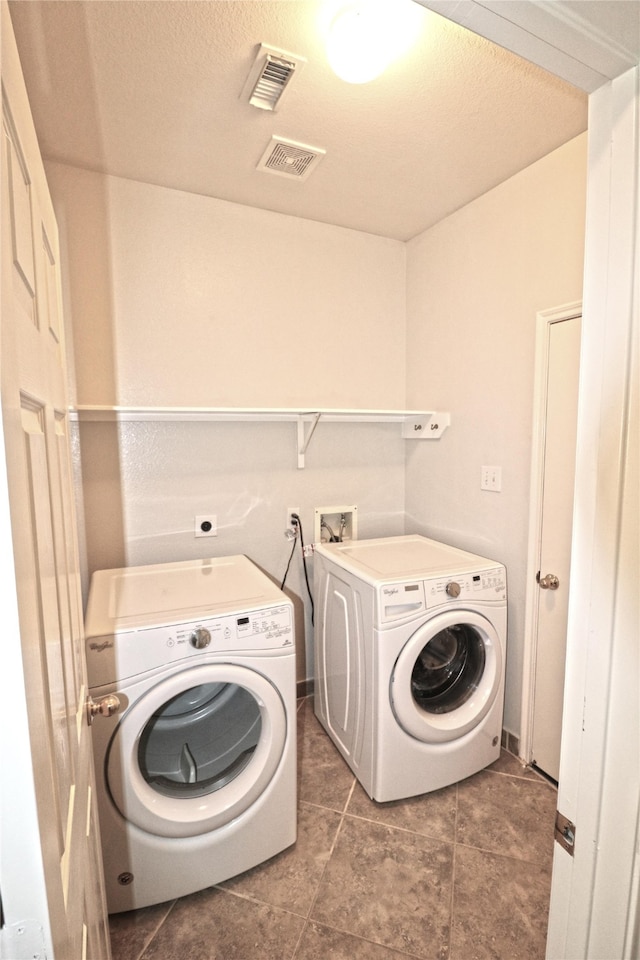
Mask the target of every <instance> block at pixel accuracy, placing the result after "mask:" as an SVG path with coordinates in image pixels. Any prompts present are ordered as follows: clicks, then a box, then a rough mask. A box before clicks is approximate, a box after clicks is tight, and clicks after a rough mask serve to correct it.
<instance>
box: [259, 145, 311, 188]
mask: <svg viewBox="0 0 640 960" xmlns="http://www.w3.org/2000/svg"><path fill="white" fill-rule="evenodd" d="M325 153H326V151H325V150H323V149H322V148H321V147H310V146H308V145H307V144H306V143H296V141H295V140H285V139H284V137H275V136H274V137H272V138H271V142H270V143H269V145H268V147H267V149H266V150H265V152H264V153H263V154H262V157H261V158H260V162H259V163H258V170H262V172H263V173H276V174H279V175H280V176H283V177H291V178H293V179H294V180H305V179H306V178H307V177H308V176H309V174H310V173H311V172H312V170H313V169H314V168H315V167H316V166H317V165H318V163H319V162H320V160H322V158H323V157H324V155H325Z"/></svg>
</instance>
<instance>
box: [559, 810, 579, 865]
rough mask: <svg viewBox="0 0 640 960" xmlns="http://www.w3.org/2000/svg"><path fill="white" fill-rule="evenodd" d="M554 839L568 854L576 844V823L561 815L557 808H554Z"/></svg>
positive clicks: (570, 853)
mask: <svg viewBox="0 0 640 960" xmlns="http://www.w3.org/2000/svg"><path fill="white" fill-rule="evenodd" d="M554 836H555V839H556V841H557V842H558V843H559V844H560V846H561V847H562V848H563V850H566V851H567V853H568V854H569V855H570V856H573V851H574V849H575V845H576V825H575V823H571V820H569V819H568V818H567V817H565V816H563V815H562V814H561V813H560V811H559V810H556V829H555V834H554Z"/></svg>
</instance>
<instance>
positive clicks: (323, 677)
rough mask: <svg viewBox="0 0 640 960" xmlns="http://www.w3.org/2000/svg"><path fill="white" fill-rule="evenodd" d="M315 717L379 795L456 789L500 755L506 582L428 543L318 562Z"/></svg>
mask: <svg viewBox="0 0 640 960" xmlns="http://www.w3.org/2000/svg"><path fill="white" fill-rule="evenodd" d="M314 565H315V570H314V576H315V594H316V629H315V654H314V657H315V694H314V704H315V712H316V715H317V717H318V719H319V720H320V722H321V723H322V725H323V726H324V728H325V730H326V731H327V733H328V734H329V736H330V737H331V739H332V740H333V742H334V743H335V745H336V746H337V748H338V750H339V751H340V752H341V754H342V756H343V757H344V759H345V760H346V761H347V763H348V764H349V766H350V767H351V769H352V770H353V772H354V774H355V775H356V777H357V778H358V780H359V781H360V783H361V784H362V786H363V787H364V789H365V790H366V791H367V793H368V794H369V796H370V797H371V798H372V799H374V800H378V801H387V800H399V799H401V798H405V797H412V796H417V795H418V794H421V793H428V792H429V791H432V790H437V789H439V788H440V787H444V786H448V785H450V784H452V783H456V782H458V781H460V780H462V779H464V778H465V777H468V776H471V775H472V774H474V773H477V772H478V771H479V770H482V769H483V768H484V767H486V766H488V765H489V764H490V763H493V761H494V760H496V759H497V758H498V757H499V755H500V741H501V734H502V713H503V699H504V676H505V653H506V650H505V646H506V629H507V588H506V571H505V568H504V566H503V565H502V564H500V563H497V562H496V561H494V560H488V559H486V558H483V557H478V556H476V555H475V554H471V553H467V552H465V551H463V550H458V549H457V548H455V547H450V546H448V545H446V544H442V543H439V542H437V541H435V540H429V539H427V538H426V537H421V536H417V535H416V536H401V537H389V538H382V539H377V540H358V541H353V542H343V543H330V544H322V545H320V546H317V547H316V550H315V554H314Z"/></svg>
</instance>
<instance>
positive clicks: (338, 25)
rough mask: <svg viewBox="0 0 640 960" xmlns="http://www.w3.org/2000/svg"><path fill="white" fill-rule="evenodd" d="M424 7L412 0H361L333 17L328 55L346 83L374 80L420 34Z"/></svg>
mask: <svg viewBox="0 0 640 960" xmlns="http://www.w3.org/2000/svg"><path fill="white" fill-rule="evenodd" d="M420 14H421V8H420V7H419V6H418V4H416V3H414V2H413V0H386V2H385V0H360V2H357V3H352V4H350V5H349V6H347V7H345V8H344V9H343V10H341V11H340V12H339V13H338V14H337V15H336V17H335V18H334V20H333V22H332V24H331V28H330V31H329V37H328V41H327V55H328V58H329V63H330V65H331V68H332V70H333V71H334V73H336V74H337V76H339V77H340V78H341V79H342V80H345V81H346V82H347V83H368V82H369V81H370V80H375V78H376V77H379V76H380V74H381V73H382V72H383V71H384V70H385V69H386V68H387V67H388V66H389V64H391V63H392V62H393V61H394V60H397V59H398V57H400V56H401V55H402V54H403V53H405V52H406V51H407V50H408V49H409V47H410V46H411V44H412V42H413V40H414V39H415V37H416V36H417V33H418V30H419V27H420Z"/></svg>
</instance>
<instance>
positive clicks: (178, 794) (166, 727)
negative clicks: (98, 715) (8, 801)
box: [107, 664, 287, 837]
mask: <svg viewBox="0 0 640 960" xmlns="http://www.w3.org/2000/svg"><path fill="white" fill-rule="evenodd" d="M286 737H287V720H286V713H285V709H284V705H283V703H282V700H281V698H280V696H279V694H278V693H277V691H276V690H275V688H274V687H273V686H272V685H271V684H270V683H269V681H268V680H266V679H265V678H264V677H263V676H261V675H260V674H258V673H256V672H255V671H253V670H249V669H247V668H246V667H242V666H239V665H234V664H206V665H202V666H198V667H192V668H190V669H188V670H184V671H182V672H180V673H177V674H174V675H172V676H170V677H169V678H167V679H164V680H162V681H160V682H159V683H158V684H157V685H156V686H155V687H152V688H151V689H150V690H149V691H148V692H147V693H146V694H145V696H143V697H141V698H140V700H137V701H136V702H134V704H133V705H132V707H131V708H130V709H129V710H128V711H127V712H126V713H125V714H124V716H123V718H122V720H121V722H120V724H119V725H118V727H117V730H116V732H115V734H114V737H113V740H112V742H111V744H110V746H109V752H108V757H107V779H108V784H109V790H110V793H111V796H112V798H113V800H114V802H115V804H116V806H117V808H118V810H119V811H120V813H121V814H122V816H123V817H125V819H127V820H129V821H130V822H131V823H135V824H136V826H138V827H140V828H141V829H142V830H145V831H147V832H148V833H153V834H157V835H160V836H165V837H189V836H196V835H198V834H201V833H208V832H210V831H212V830H215V829H216V828H217V827H220V826H222V825H223V824H224V823H228V822H229V821H230V820H233V819H234V818H235V817H237V816H239V815H240V814H241V813H243V811H244V810H246V809H247V808H248V807H250V806H251V804H253V803H254V802H255V801H256V800H257V799H258V797H259V796H260V795H261V794H262V793H263V791H264V790H265V788H266V787H267V785H268V784H269V782H270V781H271V779H272V777H273V775H274V773H275V771H276V769H277V767H278V764H279V763H280V759H281V757H282V753H283V751H284V747H285V741H286Z"/></svg>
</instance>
